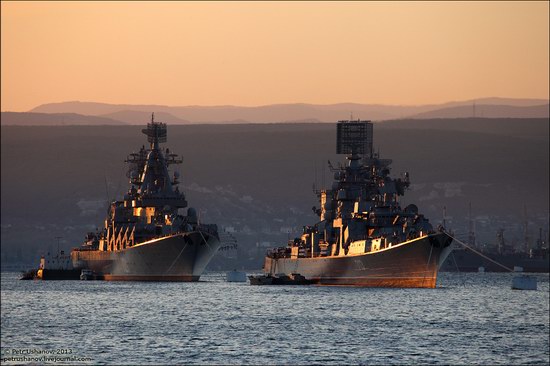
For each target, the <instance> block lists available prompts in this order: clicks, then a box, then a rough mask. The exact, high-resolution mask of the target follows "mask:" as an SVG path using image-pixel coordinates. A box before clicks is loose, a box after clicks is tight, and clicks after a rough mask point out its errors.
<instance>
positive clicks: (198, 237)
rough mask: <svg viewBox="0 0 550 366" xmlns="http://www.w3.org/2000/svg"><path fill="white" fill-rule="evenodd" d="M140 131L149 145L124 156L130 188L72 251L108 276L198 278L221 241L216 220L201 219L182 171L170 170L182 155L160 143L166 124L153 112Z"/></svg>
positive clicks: (79, 263) (75, 259)
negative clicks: (186, 192) (182, 180)
mask: <svg viewBox="0 0 550 366" xmlns="http://www.w3.org/2000/svg"><path fill="white" fill-rule="evenodd" d="M142 132H143V133H144V134H145V135H147V140H148V142H149V144H150V147H149V148H145V146H142V147H141V149H140V150H139V152H137V153H132V154H130V155H128V157H127V159H126V160H125V162H126V163H128V165H129V169H128V174H127V177H128V178H129V180H130V183H131V187H130V189H129V190H128V192H127V193H126V194H125V195H124V198H123V200H119V201H114V202H112V203H111V204H110V208H109V212H108V217H107V218H106V219H105V226H104V228H103V229H102V230H101V231H97V232H95V233H94V232H91V233H88V234H87V236H86V240H85V242H84V244H83V245H82V246H81V247H79V248H75V249H73V250H72V251H71V260H72V265H73V267H74V268H75V269H80V270H85V271H86V272H87V273H90V272H89V271H91V272H92V273H93V274H94V275H96V276H98V277H100V278H103V279H105V280H137V281H198V280H199V278H200V276H201V274H202V272H203V271H204V269H205V267H206V266H207V264H208V262H209V261H210V260H211V259H212V257H213V256H214V255H215V254H216V252H217V250H218V248H219V246H220V240H219V236H218V230H217V226H216V225H213V224H204V223H202V222H200V220H199V218H198V217H197V211H196V210H195V209H194V208H191V207H187V201H186V198H185V195H184V193H183V192H180V190H179V188H178V184H179V181H178V179H179V174H178V173H177V172H174V173H173V176H170V174H169V169H168V168H169V166H170V165H172V164H180V163H181V162H182V159H181V158H179V157H178V155H176V154H173V153H171V152H170V150H169V149H168V148H167V149H166V150H165V151H163V150H162V149H161V148H160V144H161V143H163V142H166V141H167V128H166V124H165V123H161V122H156V121H155V120H154V114H153V115H152V117H151V122H150V123H148V124H147V128H146V129H143V130H142ZM185 209H187V210H186V212H183V210H185ZM183 213H185V214H183Z"/></svg>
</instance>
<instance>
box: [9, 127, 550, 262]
mask: <svg viewBox="0 0 550 366" xmlns="http://www.w3.org/2000/svg"><path fill="white" fill-rule="evenodd" d="M459 121H460V122H464V123H466V124H469V127H468V128H469V129H470V130H463V128H464V126H463V124H460V123H458V122H459ZM146 122H147V121H144V122H143V124H145V123H146ZM436 123H438V125H434V124H436ZM507 123H508V124H507ZM548 123H549V122H548V119H534V120H519V119H517V120H512V122H510V120H508V119H506V120H490V119H477V120H467V119H464V120H455V121H444V120H430V121H421V120H409V121H390V122H385V123H380V124H376V125H375V130H374V131H375V132H374V133H375V146H376V149H377V150H378V148H379V150H380V154H381V157H382V158H390V159H393V160H394V163H393V165H392V168H393V169H392V175H393V176H399V174H400V173H401V172H404V171H409V172H410V176H411V180H412V183H413V185H412V186H411V189H410V190H409V191H408V192H407V194H406V195H405V197H404V198H403V199H402V201H401V204H402V205H403V206H406V205H407V204H409V203H415V204H417V206H418V207H419V208H420V211H421V212H423V213H425V214H426V215H427V217H429V218H430V220H431V221H432V222H433V223H435V224H437V223H438V222H440V221H441V217H442V211H443V206H446V207H447V213H448V216H449V217H448V222H450V225H451V228H453V229H454V230H455V231H456V232H458V233H464V232H465V230H466V227H467V210H468V203H469V202H472V209H473V212H474V216H475V217H476V220H477V221H476V231H477V235H478V239H479V240H482V241H484V242H490V243H492V242H493V241H494V238H495V232H496V230H497V229H499V228H500V227H504V228H506V233H505V235H506V238H507V241H508V242H509V243H510V244H513V243H514V240H521V238H522V236H523V234H522V225H523V218H522V215H523V205H524V204H525V205H526V206H527V211H528V221H529V223H530V224H529V225H530V226H529V228H530V233H531V235H532V237H534V236H535V234H536V235H538V228H539V227H543V228H544V227H547V219H548V218H547V217H548V216H547V215H548V199H549V192H548V183H549V168H548V167H549V157H548V149H549V139H548V133H541V131H545V129H546V131H547V129H548ZM415 124H416V125H415ZM515 125H517V126H523V127H524V131H522V135H521V136H516V134H517V129H512V128H511V127H512V126H515ZM430 126H436V127H437V128H430ZM502 126H506V127H505V128H501V127H502ZM141 128H142V126H131V125H129V126H128V125H127V126H108V127H105V126H102V127H99V126H42V127H19V126H2V128H1V132H2V133H1V166H2V175H1V183H2V190H1V210H2V216H1V223H2V237H1V241H2V248H1V250H2V261H6V260H12V261H13V260H17V259H18V256H19V257H26V258H29V257H31V258H32V259H33V260H35V262H36V261H37V260H38V256H39V254H40V253H41V252H43V251H45V249H47V247H48V246H50V248H54V247H55V246H54V245H55V244H54V243H55V239H54V237H55V236H58V235H59V236H63V239H62V240H63V241H65V242H63V241H62V246H63V247H64V248H65V249H69V248H70V247H72V246H76V245H78V244H79V243H80V242H81V241H82V238H83V235H84V234H85V232H86V231H89V230H93V229H94V228H95V227H101V225H102V222H103V219H104V218H105V217H104V216H105V214H106V210H107V203H106V202H107V197H108V198H110V199H112V198H115V197H118V198H120V197H121V196H122V195H123V194H124V192H125V191H126V189H128V184H127V180H128V179H127V178H126V175H125V174H126V166H125V164H124V162H123V161H124V159H125V157H126V156H127V154H129V153H131V152H132V151H137V150H138V149H139V147H141V146H142V144H144V143H145V136H144V135H143V134H142V133H141V131H140V130H141ZM335 130H336V128H335V126H334V124H326V123H320V124H246V125H178V126H175V125H169V126H168V142H167V144H166V146H167V147H169V148H170V150H171V151H172V152H175V153H178V154H181V155H182V156H183V159H184V160H183V164H182V165H181V166H179V167H178V168H177V169H178V170H179V171H180V173H181V181H182V186H181V189H182V190H183V191H184V192H185V193H186V195H187V199H188V201H189V204H190V206H192V207H196V208H198V209H199V212H200V213H201V219H202V220H204V221H205V222H215V223H217V224H218V225H219V226H220V228H222V227H232V228H234V229H235V230H236V231H237V232H236V233H235V236H236V237H237V239H238V241H239V251H240V258H241V260H242V261H243V262H242V263H245V264H243V265H246V266H252V267H254V268H259V267H260V266H261V259H260V257H261V255H263V254H264V251H265V249H263V248H261V247H260V246H257V243H261V242H270V243H272V245H275V244H283V243H285V242H286V240H287V239H288V234H286V232H284V230H283V229H286V228H288V227H291V228H293V230H294V231H293V232H292V233H291V234H290V235H291V237H294V236H296V235H299V232H297V231H298V230H300V228H301V227H302V226H303V225H308V224H312V223H314V222H315V217H314V216H313V214H312V212H311V207H312V206H313V205H318V202H317V201H316V197H315V195H314V194H313V191H312V184H313V183H314V182H315V181H316V182H317V187H330V184H331V181H332V180H331V176H330V173H329V170H328V169H327V168H326V163H327V160H330V161H331V162H332V163H333V164H337V163H338V162H344V161H345V159H344V157H343V156H339V155H336V154H335V153H334V152H335V141H334V140H335V134H336V131H335ZM537 134H538V136H537ZM323 173H324V174H323ZM106 181H107V187H106ZM323 183H324V184H323ZM258 248H259V249H258ZM17 253H19V254H17ZM213 263H218V264H219V265H221V264H220V263H224V261H214V262H213ZM231 263H232V264H231V266H234V265H235V264H234V263H233V262H231ZM249 268H250V267H249ZM228 269H230V268H228Z"/></svg>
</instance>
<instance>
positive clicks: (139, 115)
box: [101, 111, 190, 125]
mask: <svg viewBox="0 0 550 366" xmlns="http://www.w3.org/2000/svg"><path fill="white" fill-rule="evenodd" d="M153 112H155V111H149V112H144V111H119V112H113V113H108V114H104V115H102V116H101V117H105V118H111V119H114V120H117V121H123V122H125V123H127V124H129V125H142V124H144V123H145V122H147V121H149V120H151V113H153ZM155 120H157V121H162V122H165V123H168V124H173V125H186V124H189V123H190V122H189V121H187V120H184V119H181V118H178V117H176V116H174V115H172V114H170V113H165V112H155Z"/></svg>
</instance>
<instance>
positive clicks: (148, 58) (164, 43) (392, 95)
mask: <svg viewBox="0 0 550 366" xmlns="http://www.w3.org/2000/svg"><path fill="white" fill-rule="evenodd" d="M1 7H2V9H1V10H2V12H1V20H2V22H1V27H2V28H1V29H2V32H1V38H2V39H1V40H2V42H1V50H2V52H1V63H2V67H1V80H2V81H1V91H2V103H1V110H2V111H14V112H22V111H29V110H31V109H33V108H35V107H37V106H40V105H42V104H48V103H60V102H65V101H91V102H98V103H109V104H149V105H164V106H243V107H257V106H265V105H273V104H275V105H276V104H321V105H330V104H339V103H358V104H375V105H400V106H417V105H429V104H442V103H447V102H452V101H464V100H476V99H483V98H487V97H493V96H496V97H503V98H526V99H545V100H548V99H549V86H548V78H549V73H548V69H549V56H548V54H549V36H548V27H549V20H548V19H549V18H548V11H549V4H548V2H517V3H516V2H486V3H485V2H484V3H477V2H474V3H396V2H382V3H379V2H344V3H336V2H290V3H288V2H283V3H271V2H267V3H266V2H244V3H241V2H228V3H219V2H167V3H149V2H136V3H124V2H123V3H118V2H106V3H102V2H99V3H97V2H68V3H65V2H40V3H37V2H2V3H1Z"/></svg>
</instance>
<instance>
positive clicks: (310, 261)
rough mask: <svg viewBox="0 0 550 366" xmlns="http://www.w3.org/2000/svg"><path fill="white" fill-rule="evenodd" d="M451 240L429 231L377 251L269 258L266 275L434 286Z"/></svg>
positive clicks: (361, 283)
mask: <svg viewBox="0 0 550 366" xmlns="http://www.w3.org/2000/svg"><path fill="white" fill-rule="evenodd" d="M451 241H452V239H451V238H450V237H449V236H448V235H446V234H444V233H438V234H430V235H428V236H424V237H421V238H417V239H414V240H411V241H407V242H404V243H401V244H398V245H394V246H392V247H389V248H386V249H382V250H379V251H375V252H369V253H364V254H354V255H346V256H331V257H314V258H270V257H266V259H265V263H264V271H265V273H266V274H271V275H276V274H280V273H285V274H291V273H300V274H301V275H303V276H304V277H305V278H306V279H308V280H312V281H315V283H317V284H320V285H341V286H363V287H417V288H435V287H436V282H437V273H438V270H439V266H440V265H441V263H443V261H444V260H445V258H446V257H447V255H448V254H449V253H450V251H451V247H450V243H451Z"/></svg>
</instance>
